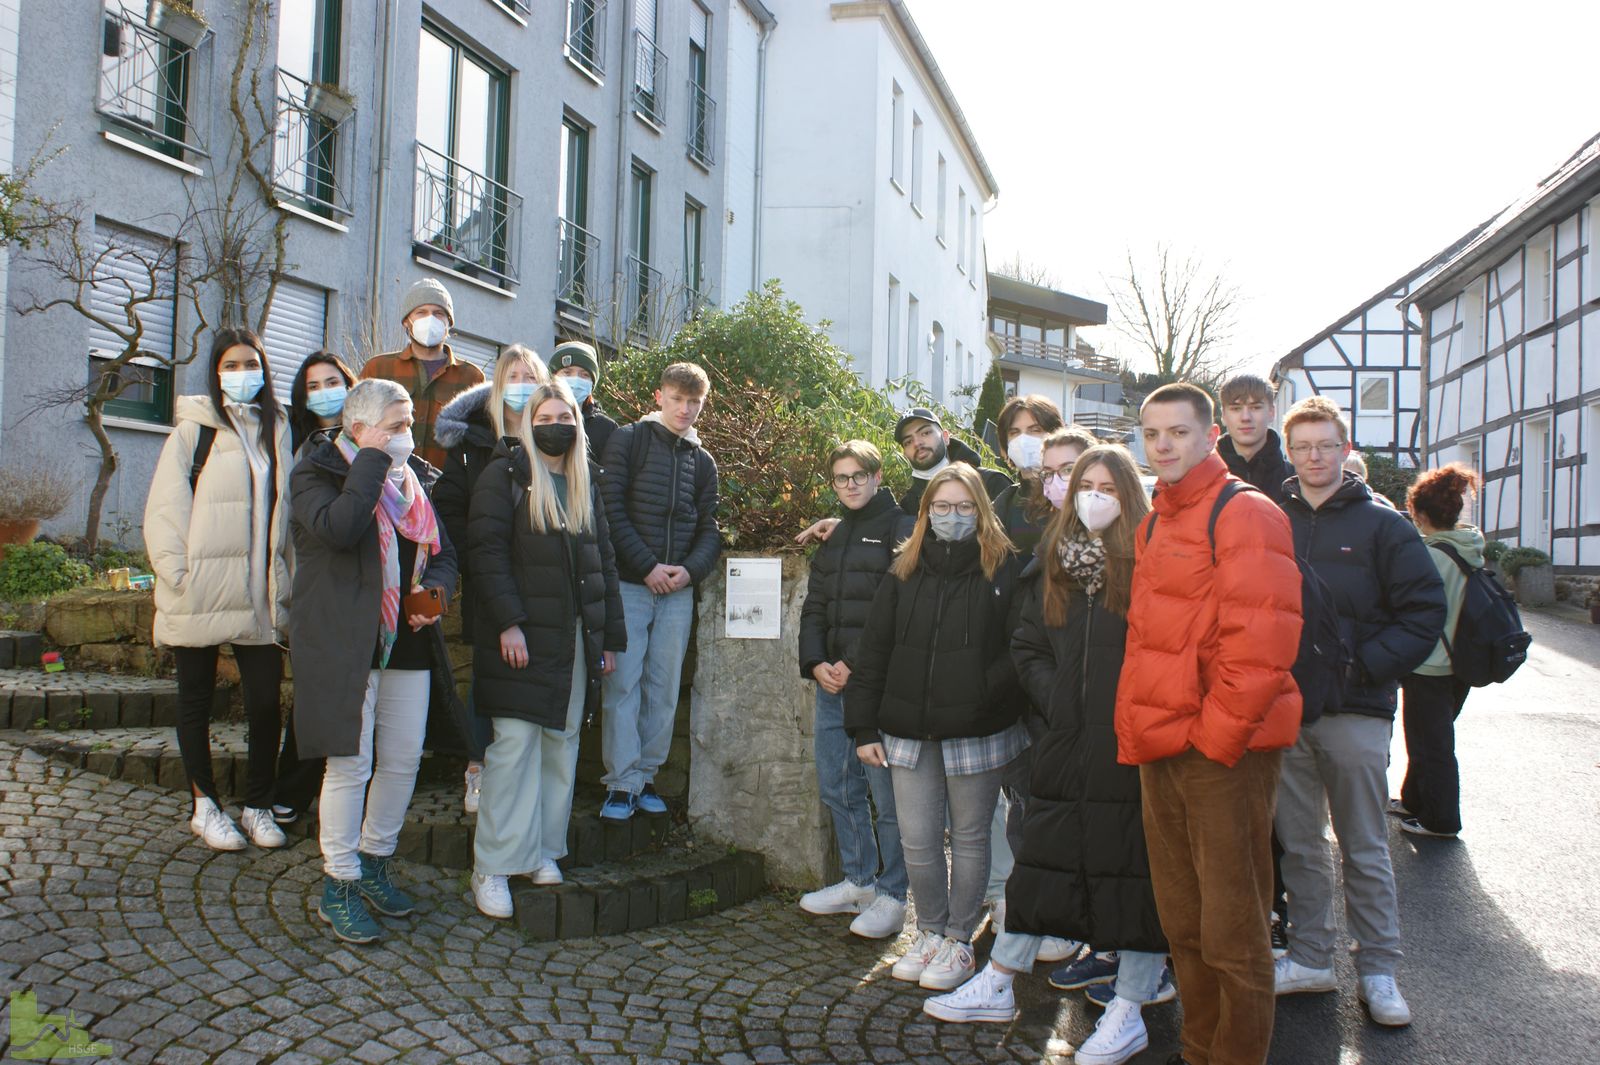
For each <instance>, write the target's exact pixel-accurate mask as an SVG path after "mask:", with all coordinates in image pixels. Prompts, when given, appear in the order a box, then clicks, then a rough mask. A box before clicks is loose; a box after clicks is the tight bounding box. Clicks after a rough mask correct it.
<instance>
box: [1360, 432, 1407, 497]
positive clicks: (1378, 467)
mask: <svg viewBox="0 0 1600 1065" xmlns="http://www.w3.org/2000/svg"><path fill="white" fill-rule="evenodd" d="M1361 457H1362V458H1364V459H1366V461H1367V487H1369V488H1371V489H1372V490H1373V491H1374V492H1377V493H1378V494H1379V495H1382V496H1385V497H1387V498H1388V500H1389V502H1391V503H1393V504H1394V505H1395V506H1397V507H1399V508H1400V511H1401V513H1404V512H1405V510H1406V491H1407V490H1408V489H1409V488H1410V487H1411V486H1412V484H1414V483H1415V482H1416V479H1417V470H1416V468H1415V467H1412V466H1402V465H1400V464H1399V463H1398V462H1396V461H1395V460H1394V459H1392V458H1390V457H1389V456H1388V455H1380V454H1379V453H1378V452H1376V451H1367V450H1366V449H1364V448H1363V449H1362V451H1361Z"/></svg>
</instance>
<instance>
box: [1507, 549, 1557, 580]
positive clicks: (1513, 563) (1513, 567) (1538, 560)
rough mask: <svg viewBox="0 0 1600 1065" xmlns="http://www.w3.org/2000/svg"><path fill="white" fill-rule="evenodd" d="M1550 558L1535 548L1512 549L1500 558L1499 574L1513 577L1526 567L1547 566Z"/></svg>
mask: <svg viewBox="0 0 1600 1065" xmlns="http://www.w3.org/2000/svg"><path fill="white" fill-rule="evenodd" d="M1549 564H1550V556H1549V555H1547V554H1545V553H1544V552H1543V551H1541V550H1539V549H1538V548H1537V547H1513V548H1512V549H1511V550H1509V551H1507V552H1505V553H1504V554H1502V555H1501V556H1500V572H1501V573H1504V574H1505V575H1506V576H1508V577H1515V576H1516V575H1517V571H1518V570H1520V569H1523V568H1525V567H1527V566H1548V565H1549Z"/></svg>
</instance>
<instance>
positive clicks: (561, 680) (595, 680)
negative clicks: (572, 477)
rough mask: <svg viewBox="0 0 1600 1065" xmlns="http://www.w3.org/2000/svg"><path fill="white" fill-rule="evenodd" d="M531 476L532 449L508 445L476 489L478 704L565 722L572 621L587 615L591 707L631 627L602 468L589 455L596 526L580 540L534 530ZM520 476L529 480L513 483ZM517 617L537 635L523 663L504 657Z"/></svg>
mask: <svg viewBox="0 0 1600 1065" xmlns="http://www.w3.org/2000/svg"><path fill="white" fill-rule="evenodd" d="M532 476H533V469H532V466H531V464H530V462H529V457H528V453H527V452H526V451H524V450H523V449H522V448H521V447H520V446H512V447H506V446H501V447H499V448H497V449H496V450H495V453H494V456H493V458H491V459H490V461H489V465H488V466H487V467H486V468H485V469H484V471H483V474H482V476H480V477H479V478H478V483H477V485H476V487H474V488H473V490H472V512H471V517H470V519H469V521H468V531H467V545H468V546H467V551H468V553H469V554H470V555H471V556H472V560H473V570H472V584H473V595H472V600H473V607H474V609H475V610H476V612H477V614H478V619H477V623H476V625H475V629H474V631H475V632H476V636H475V637H474V639H473V647H472V698H473V712H474V713H476V714H478V715H480V716H482V717H511V718H517V719H519V720H522V721H530V722H532V723H533V724H535V725H539V726H541V727H543V728H554V729H560V728H564V727H565V726H566V719H567V702H568V698H569V696H570V694H571V692H572V669H573V662H572V654H573V649H574V648H573V629H574V627H575V626H576V624H577V623H578V621H579V620H581V621H582V622H583V642H584V655H585V660H586V665H587V667H588V671H587V677H588V692H587V694H586V696H585V698H584V716H585V717H588V716H590V715H592V714H593V713H594V711H595V710H596V709H597V708H598V707H599V705H600V659H601V653H602V652H604V651H625V650H627V647H628V630H627V628H626V627H625V626H624V625H623V621H622V595H621V592H620V591H619V590H618V586H617V567H616V562H615V560H614V558H613V556H612V553H611V537H610V536H609V535H608V530H607V528H606V520H605V508H604V507H603V506H602V505H601V503H600V491H599V488H598V483H599V477H600V468H599V467H598V466H596V465H595V464H593V463H590V464H589V476H590V489H589V495H590V502H591V505H592V506H593V507H594V514H595V527H594V528H593V529H592V530H591V531H589V532H586V533H583V534H581V535H578V536H577V537H576V538H575V541H576V542H574V536H573V534H572V533H570V532H568V531H566V530H565V529H562V530H561V531H559V532H535V531H534V528H533V520H532V516H531V515H530V514H529V512H528V497H527V493H526V489H527V487H528V485H529V484H530V483H531V481H532ZM569 483H570V482H569ZM514 486H520V487H521V488H522V489H523V490H522V491H514V490H513V489H514ZM574 559H576V569H574ZM513 625H516V626H520V627H521V629H522V636H523V639H524V640H525V641H526V642H527V645H528V664H527V666H525V667H524V668H522V669H513V668H512V667H511V666H508V665H507V664H506V661H505V659H504V658H502V657H500V634H501V633H502V632H504V631H505V630H506V629H509V628H511V627H512V626H513Z"/></svg>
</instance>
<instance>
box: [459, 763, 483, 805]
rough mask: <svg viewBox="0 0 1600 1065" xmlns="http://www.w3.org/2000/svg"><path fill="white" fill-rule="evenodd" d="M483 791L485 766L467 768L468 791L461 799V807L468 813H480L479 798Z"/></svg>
mask: <svg viewBox="0 0 1600 1065" xmlns="http://www.w3.org/2000/svg"><path fill="white" fill-rule="evenodd" d="M482 790H483V766H481V765H469V766H467V791H466V794H465V795H463V796H462V798H461V805H462V807H463V808H465V810H466V811H467V813H469V814H475V813H477V812H478V796H479V794H480V793H481V792H482Z"/></svg>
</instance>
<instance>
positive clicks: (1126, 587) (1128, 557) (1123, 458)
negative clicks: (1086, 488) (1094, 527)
mask: <svg viewBox="0 0 1600 1065" xmlns="http://www.w3.org/2000/svg"><path fill="white" fill-rule="evenodd" d="M1096 466H1104V467H1105V468H1106V472H1107V473H1109V474H1111V480H1112V483H1114V484H1115V485H1116V486H1117V502H1118V504H1120V506H1121V510H1120V512H1119V513H1118V514H1117V518H1116V520H1115V521H1113V522H1112V523H1111V524H1110V525H1108V526H1106V528H1105V529H1103V530H1101V532H1100V543H1101V544H1102V545H1103V546H1104V547H1105V551H1106V597H1105V606H1106V609H1107V610H1110V611H1111V612H1113V613H1116V614H1123V615H1126V614H1127V613H1128V601H1129V598H1130V596H1131V594H1132V588H1133V536H1134V533H1135V531H1136V530H1137V529H1138V528H1139V523H1140V522H1141V521H1143V520H1144V516H1145V515H1146V514H1148V513H1150V499H1149V497H1148V496H1146V495H1145V494H1144V484H1143V482H1141V481H1140V480H1139V467H1138V464H1137V463H1135V462H1134V460H1133V453H1132V452H1130V451H1129V450H1128V449H1127V448H1125V447H1123V446H1122V445H1121V444H1096V445H1095V446H1094V447H1092V448H1090V449H1089V450H1088V451H1085V452H1084V453H1083V454H1081V455H1079V456H1078V461H1077V462H1076V463H1075V464H1074V465H1073V467H1072V479H1071V480H1070V481H1068V482H1067V498H1066V501H1065V502H1064V503H1062V504H1061V509H1060V510H1059V511H1057V512H1056V516H1055V517H1054V518H1052V519H1051V520H1050V525H1049V527H1047V528H1046V529H1045V534H1044V538H1043V539H1042V540H1040V542H1039V561H1040V565H1041V566H1042V567H1043V568H1044V623H1045V624H1046V625H1064V624H1066V621H1067V589H1068V588H1069V587H1071V586H1072V585H1073V583H1074V582H1073V579H1072V578H1071V577H1069V576H1068V575H1067V571H1066V568H1065V567H1063V566H1062V564H1061V544H1062V542H1063V541H1065V540H1070V539H1073V538H1074V537H1076V538H1078V539H1085V538H1088V537H1090V536H1093V535H1094V534H1093V533H1091V532H1089V530H1088V529H1087V528H1086V527H1085V526H1084V524H1083V520H1082V519H1081V518H1079V517H1078V507H1077V503H1076V502H1075V501H1076V500H1077V498H1078V492H1079V490H1080V489H1082V488H1083V478H1084V475H1085V474H1087V473H1088V472H1089V471H1090V470H1092V469H1094V468H1095V467H1096Z"/></svg>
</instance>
